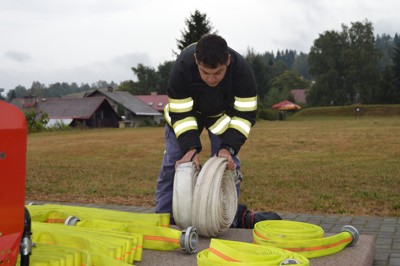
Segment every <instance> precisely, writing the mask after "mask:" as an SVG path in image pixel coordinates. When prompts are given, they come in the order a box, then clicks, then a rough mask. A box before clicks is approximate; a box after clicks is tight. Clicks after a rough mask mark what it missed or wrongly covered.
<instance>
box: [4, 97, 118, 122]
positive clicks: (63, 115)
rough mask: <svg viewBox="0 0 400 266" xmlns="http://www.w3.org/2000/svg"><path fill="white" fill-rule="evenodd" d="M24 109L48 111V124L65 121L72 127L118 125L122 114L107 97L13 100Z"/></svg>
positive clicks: (37, 111)
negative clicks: (116, 110) (119, 113)
mask: <svg viewBox="0 0 400 266" xmlns="http://www.w3.org/2000/svg"><path fill="white" fill-rule="evenodd" d="M11 104H14V105H15V106H17V107H18V108H20V109H21V110H22V111H35V112H36V113H37V115H38V116H40V115H41V114H43V113H46V114H47V115H48V118H49V123H48V125H54V124H55V123H57V122H58V123H64V124H66V125H70V126H72V127H89V128H105V127H114V128H116V127H118V126H119V120H120V116H119V115H118V113H117V112H115V110H114V109H113V108H112V106H111V105H110V103H109V102H108V101H107V99H106V98H105V97H92V98H48V99H46V98H43V99H38V98H16V99H13V100H12V101H11Z"/></svg>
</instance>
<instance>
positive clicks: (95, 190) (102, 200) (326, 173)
mask: <svg viewBox="0 0 400 266" xmlns="http://www.w3.org/2000/svg"><path fill="white" fill-rule="evenodd" d="M163 136H164V129H163V128H138V129H107V130H104V129H103V130H86V131H80V130H77V131H65V132H52V133H40V134H30V135H29V136H28V151H27V187H26V197H27V199H29V200H37V201H57V202H81V203H99V204H126V205H141V206H154V204H155V202H154V195H155V187H156V181H157V176H158V172H159V169H160V164H161V159H162V155H163V149H164V138H163ZM202 140H203V145H204V150H203V152H202V154H201V160H202V162H203V163H204V162H205V160H206V159H207V157H208V155H209V148H208V144H209V142H208V139H207V137H206V134H203V135H202ZM240 158H241V160H242V172H243V174H244V176H245V179H244V182H243V183H242V192H241V199H240V201H241V202H244V203H246V204H247V205H248V206H249V208H251V209H253V210H266V211H267V210H273V211H280V212H296V213H330V214H351V215H377V216H397V217H398V216H400V193H399V190H400V118H399V117H398V116H393V117H362V118H360V119H355V118H354V117H303V116H301V117H291V118H290V119H289V120H287V121H280V122H269V121H259V122H257V124H256V126H255V127H254V128H253V130H252V132H251V136H250V138H249V140H248V142H247V143H246V144H245V145H244V146H243V148H242V151H241V152H240Z"/></svg>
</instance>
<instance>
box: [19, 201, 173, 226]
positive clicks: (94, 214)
mask: <svg viewBox="0 0 400 266" xmlns="http://www.w3.org/2000/svg"><path fill="white" fill-rule="evenodd" d="M26 207H27V208H28V210H29V213H30V214H31V219H32V221H37V222H53V223H54V222H55V223H64V220H65V219H66V218H67V217H69V216H76V217H79V218H80V219H99V220H109V221H117V222H132V221H135V223H136V224H140V223H141V224H144V225H154V226H161V227H169V226H170V224H169V222H170V214H169V213H134V212H123V211H117V210H107V209H100V208H90V207H80V206H69V205H59V204H43V205H28V206H26Z"/></svg>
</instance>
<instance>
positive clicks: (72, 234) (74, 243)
mask: <svg viewBox="0 0 400 266" xmlns="http://www.w3.org/2000/svg"><path fill="white" fill-rule="evenodd" d="M88 229H89V228H84V229H83V228H79V227H70V226H65V225H60V224H45V223H40V222H33V223H32V232H33V234H32V240H33V242H34V243H45V244H52V245H58V246H67V247H70V248H75V249H82V250H85V251H87V252H88V254H89V255H90V256H93V257H99V254H101V255H102V256H106V257H108V258H110V261H113V260H115V261H116V264H115V265H119V263H118V262H119V261H122V262H125V263H130V264H132V263H133V262H134V261H135V258H136V255H137V254H136V251H137V250H138V248H139V245H138V244H139V242H140V241H139V239H140V238H141V237H142V236H141V235H137V234H133V233H126V232H125V233H122V232H111V231H104V230H98V229H97V230H95V229H91V230H88ZM34 257H36V256H35V252H32V258H34ZM140 260H141V258H140V259H139V260H138V261H140ZM111 265H114V264H111Z"/></svg>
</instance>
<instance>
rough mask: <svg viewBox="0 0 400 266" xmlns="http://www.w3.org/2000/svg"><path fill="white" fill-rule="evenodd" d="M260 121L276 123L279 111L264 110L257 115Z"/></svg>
mask: <svg viewBox="0 0 400 266" xmlns="http://www.w3.org/2000/svg"><path fill="white" fill-rule="evenodd" d="M257 116H258V119H261V120H269V121H274V120H277V119H278V111H276V110H274V109H262V110H260V111H259V112H258V114H257Z"/></svg>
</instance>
